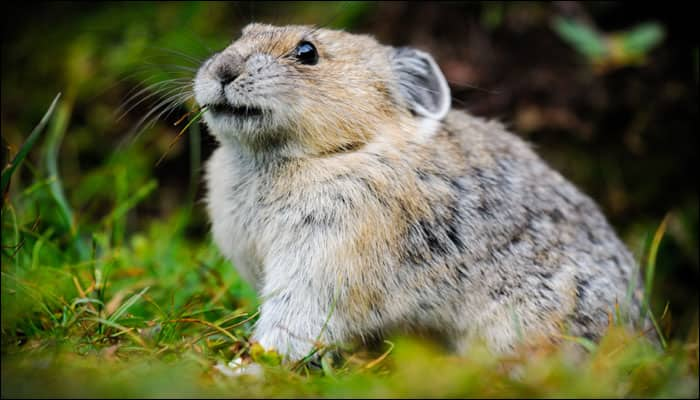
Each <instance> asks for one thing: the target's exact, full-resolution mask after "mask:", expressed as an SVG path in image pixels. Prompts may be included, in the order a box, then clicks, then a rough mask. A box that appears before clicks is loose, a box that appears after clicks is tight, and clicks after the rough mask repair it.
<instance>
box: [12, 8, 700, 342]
mask: <svg viewBox="0 0 700 400" xmlns="http://www.w3.org/2000/svg"><path fill="white" fill-rule="evenodd" d="M3 7H4V9H3V13H2V14H3V16H2V25H3V42H2V113H1V117H2V120H1V122H2V140H3V148H4V149H3V164H5V162H6V161H7V156H8V154H9V155H13V154H14V153H15V152H16V151H17V149H18V147H19V146H20V145H21V143H22V142H23V141H24V140H25V139H26V137H27V135H28V133H29V132H30V131H31V129H32V128H33V126H34V125H35V124H36V123H37V121H38V120H39V119H40V118H41V116H42V115H43V113H44V112H45V110H46V108H47V106H48V104H49V103H50V101H51V99H52V98H53V97H54V96H55V94H56V93H57V92H62V93H63V100H64V101H65V103H64V104H66V105H67V108H66V109H65V110H64V111H65V112H67V113H68V115H69V116H70V122H69V125H68V128H67V131H66V135H65V137H64V138H63V142H62V146H61V151H60V154H59V166H60V173H61V177H62V179H63V184H64V187H65V191H66V195H67V197H68V199H69V201H70V203H71V204H73V207H74V209H75V212H76V214H77V215H78V218H79V219H80V220H81V221H94V220H98V219H100V218H102V217H104V215H105V214H106V213H108V211H109V210H110V209H111V208H112V207H113V206H114V202H115V199H114V196H113V195H112V194H113V191H114V190H113V186H114V185H115V184H118V183H115V181H114V180H113V178H110V177H112V175H110V174H112V172H113V171H115V170H117V169H119V170H120V171H123V175H119V176H122V177H123V178H124V179H123V181H124V182H122V183H120V184H122V185H127V187H132V186H133V187H138V186H139V185H141V184H143V182H145V181H147V180H148V179H151V178H153V177H155V179H156V180H157V181H158V190H157V192H156V193H155V194H154V195H151V196H149V197H148V198H147V199H146V200H145V201H143V202H141V203H140V204H139V205H138V206H137V207H136V208H135V209H134V211H133V212H132V213H131V214H130V217H129V223H128V226H127V229H128V230H129V231H138V230H141V229H144V227H145V226H147V225H148V224H149V223H150V221H152V220H154V219H158V218H165V217H167V216H168V215H170V214H172V213H174V212H176V211H177V210H178V209H179V208H180V207H181V206H182V204H184V203H186V202H187V201H189V200H188V199H190V200H191V199H192V198H194V199H199V198H201V189H202V187H201V182H200V175H201V174H200V166H201V162H202V160H206V158H207V157H208V156H209V154H210V153H211V151H212V149H213V148H214V146H215V143H214V141H213V140H212V139H211V138H210V137H209V136H208V135H207V134H206V132H205V131H204V130H203V131H202V132H201V134H200V133H199V132H197V131H194V132H193V131H191V132H190V133H188V134H187V136H185V137H183V138H182V139H181V140H179V141H178V142H177V143H176V144H175V146H174V147H173V149H172V150H171V151H169V152H168V153H167V155H166V158H165V160H164V162H163V163H161V164H159V165H158V166H156V161H157V160H158V159H159V158H160V157H161V156H162V155H163V154H165V153H166V151H167V149H168V146H169V144H170V143H171V141H172V140H173V138H174V137H175V136H176V135H177V133H178V131H179V130H180V128H181V127H182V125H179V126H177V127H175V126H173V123H175V122H176V121H177V120H178V119H179V118H180V117H181V116H182V115H184V114H185V113H186V112H187V111H188V110H191V109H192V108H193V104H192V103H191V102H189V103H187V104H184V105H182V106H180V107H177V108H175V109H174V110H172V112H171V113H169V114H168V115H163V116H161V117H160V118H158V119H157V120H154V121H152V122H153V124H151V125H152V126H150V127H146V128H144V127H143V126H141V125H139V121H140V119H141V118H143V117H144V116H145V115H147V113H148V112H149V111H150V110H151V109H152V108H153V107H154V106H156V105H157V104H158V102H159V99H160V98H161V97H159V96H152V97H150V98H147V99H145V100H144V101H143V102H142V103H140V104H138V105H136V106H135V107H134V108H133V109H131V110H130V111H129V112H127V113H125V115H124V116H123V117H122V118H121V119H119V118H118V117H119V115H120V113H119V112H118V110H119V107H120V106H123V105H124V104H125V101H126V100H127V99H128V98H129V96H130V94H133V93H134V91H133V89H134V88H139V87H142V86H145V85H147V84H152V83H154V82H159V81H163V80H164V79H170V78H188V77H191V72H190V71H189V70H186V69H182V68H179V67H183V66H184V67H186V68H196V66H197V61H193V60H191V58H192V57H193V58H195V59H198V60H201V59H204V58H206V57H207V56H208V55H209V54H211V53H212V52H213V51H216V50H219V49H221V48H223V47H225V46H226V45H227V44H228V43H229V42H230V41H232V40H234V39H235V38H236V37H237V36H238V35H239V32H240V29H241V28H242V27H243V26H244V25H245V24H247V23H248V22H251V21H262V22H269V23H274V24H291V23H303V24H316V25H324V26H329V27H333V28H342V29H345V30H348V31H352V32H361V33H370V34H373V35H375V36H376V37H377V39H378V40H379V41H380V42H382V43H385V44H392V45H396V46H398V45H411V46H415V47H418V48H421V49H423V50H426V51H429V52H430V53H431V54H433V56H434V57H435V59H436V61H437V62H438V64H439V65H440V66H441V67H442V68H443V71H444V73H445V75H446V77H447V79H448V80H449V81H450V83H451V88H452V94H453V99H454V100H453V107H456V108H461V109H466V110H468V111H469V112H471V113H473V114H475V115H479V116H484V117H490V118H498V119H499V120H501V121H503V122H505V123H506V124H507V125H509V126H510V127H511V128H512V130H513V131H515V132H516V133H518V134H519V135H521V136H522V137H524V138H525V139H526V140H528V141H529V142H531V143H532V144H533V145H534V146H535V148H536V149H537V151H538V153H539V154H541V155H542V156H543V158H545V159H546V160H547V161H548V162H549V163H550V164H552V165H553V166H554V167H555V168H556V169H557V170H559V171H561V172H562V174H563V175H564V176H565V177H567V178H568V179H570V180H572V181H573V182H574V183H575V184H576V185H578V186H579V187H580V188H582V189H583V190H584V191H585V192H586V193H588V194H590V195H591V196H592V197H593V198H594V199H595V200H596V201H597V202H598V203H599V204H600V205H601V207H602V208H603V210H604V212H605V214H606V215H607V216H608V217H609V219H610V221H611V222H612V224H613V225H614V226H615V227H616V229H617V231H618V232H619V233H620V235H621V237H622V238H623V239H624V240H625V242H626V243H627V244H628V245H629V247H630V248H631V249H632V251H633V252H634V254H635V256H636V257H637V259H638V260H642V261H644V259H645V253H646V246H647V245H648V242H649V237H650V236H651V235H653V233H654V231H655V230H656V228H657V227H658V225H659V224H660V223H661V221H662V219H663V218H664V216H665V215H667V214H669V213H670V217H669V223H668V229H667V232H666V236H665V237H664V239H663V241H662V242H661V247H660V249H659V255H658V260H657V273H656V277H655V281H654V292H653V304H652V305H653V309H654V310H655V311H656V313H657V315H660V314H661V310H663V308H664V306H665V305H666V303H668V304H669V305H670V314H669V315H667V316H666V317H665V318H664V321H663V322H662V325H663V326H665V328H664V329H666V330H667V332H670V333H671V334H673V335H675V336H684V335H686V334H687V332H688V329H689V328H690V327H691V324H693V323H696V321H697V309H698V291H697V280H698V246H697V242H698V191H697V186H696V177H695V171H696V156H697V144H698V143H697V141H698V139H697V138H698V45H697V40H696V37H697V35H696V33H697V29H696V27H695V26H694V25H693V21H691V12H690V11H689V10H684V9H683V8H682V7H681V5H674V6H667V5H665V4H659V3H654V4H646V3H614V2H592V3H579V2H555V3H502V2H484V3H482V2H469V3H440V2H426V3H404V2H391V3H364V2H359V3H350V2H344V3H310V2H307V3H286V2H284V3H283V2H280V3H250V2H240V3H192V2H177V3H148V2H135V3H101V2H94V3H93V2H80V3H66V2H52V3H16V4H14V5H12V6H9V7H8V6H3ZM561 18H565V19H567V20H570V21H575V22H576V23H577V24H578V25H579V26H584V27H588V28H589V29H591V30H592V31H594V32H597V35H598V37H599V38H602V40H613V41H614V40H615V39H619V38H621V37H623V36H624V35H625V32H628V31H629V30H631V29H634V28H635V27H639V26H640V25H642V24H645V23H655V24H657V25H656V26H657V27H659V28H660V29H661V30H662V32H663V38H662V39H661V41H660V42H659V43H657V44H655V45H653V46H651V47H650V48H649V49H648V50H646V51H644V52H643V54H642V55H641V56H640V57H638V58H636V59H632V60H631V59H628V58H625V57H615V56H606V57H602V58H599V59H592V58H591V57H589V56H586V54H585V53H584V52H582V51H580V50H579V49H578V48H577V47H576V46H575V45H572V43H570V42H568V41H567V40H565V38H564V37H563V36H562V34H561V32H559V31H558V30H557V28H556V23H557V22H556V21H559V20H560V19H561ZM610 43H612V42H610ZM130 91H131V93H130ZM150 93H153V91H152V90H150V91H149V90H147V91H145V92H144V93H142V94H141V96H140V97H139V99H140V98H143V97H146V96H147V95H148V94H150ZM136 101H138V100H132V101H131V102H130V103H128V105H129V106H130V105H133V104H134V103H136ZM128 108H129V107H128V106H127V107H122V110H123V109H128ZM134 132H137V133H138V134H135V133H134ZM39 145H42V144H41V143H39ZM35 153H38V152H33V153H32V154H30V158H29V163H28V167H27V168H23V169H22V170H21V171H20V174H19V175H17V176H16V177H13V181H14V182H13V187H17V186H20V185H23V186H24V187H27V186H30V185H32V184H33V183H34V182H36V181H37V180H38V177H39V176H41V170H42V163H41V160H40V159H39V158H38V155H36V154H35ZM120 182H121V181H120ZM13 194H14V193H13ZM49 222H50V221H42V223H49ZM187 229H188V235H189V237H190V238H191V239H192V240H193V241H201V240H204V239H205V238H206V235H207V224H206V219H205V217H204V214H203V211H202V207H201V204H200V206H198V207H195V208H194V215H193V218H192V219H191V220H190V222H189V224H188V227H187ZM694 326H695V328H693V329H695V330H697V325H694Z"/></svg>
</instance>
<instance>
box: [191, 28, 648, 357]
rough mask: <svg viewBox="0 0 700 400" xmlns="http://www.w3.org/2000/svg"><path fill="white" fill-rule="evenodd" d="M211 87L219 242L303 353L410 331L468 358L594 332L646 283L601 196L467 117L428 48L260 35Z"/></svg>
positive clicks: (278, 334)
mask: <svg viewBox="0 0 700 400" xmlns="http://www.w3.org/2000/svg"><path fill="white" fill-rule="evenodd" d="M194 83H195V96H196V100H197V102H198V103H199V105H200V106H201V107H207V111H206V112H205V113H204V120H205V122H206V124H207V125H208V127H209V129H210V131H211V133H212V134H213V135H214V136H215V137H216V138H217V140H218V142H219V143H220V146H219V147H218V148H217V149H216V150H215V152H214V154H213V155H212V156H211V159H210V160H209V161H208V163H207V166H206V182H207V196H206V203H207V210H208V213H209V216H210V218H211V224H212V232H213V238H214V240H215V242H216V244H217V245H218V247H219V248H220V250H221V252H222V253H223V254H224V255H225V256H226V257H227V258H228V259H229V260H231V261H232V263H233V265H234V266H235V267H236V268H237V269H238V271H239V272H240V274H241V275H242V276H243V277H244V278H245V279H246V280H248V281H249V282H250V283H251V284H252V285H253V286H254V287H255V288H256V289H257V291H258V293H259V295H260V296H261V299H262V305H261V314H260V318H259V320H258V322H257V324H256V326H255V331H254V334H253V340H256V341H259V342H260V343H261V344H262V345H263V346H264V347H266V348H274V349H276V350H278V351H279V352H281V353H282V354H284V355H286V356H287V358H288V359H291V360H294V359H299V358H301V357H303V356H305V355H306V354H308V353H309V351H310V350H311V349H312V347H313V346H314V343H315V341H316V339H320V341H321V342H323V343H326V344H330V343H343V342H348V341H353V340H358V339H360V340H367V339H369V338H374V337H381V336H383V335H386V334H389V333H392V332H397V331H430V332H436V333H438V334H439V335H441V337H442V338H443V339H444V340H445V341H446V342H447V343H449V344H450V345H451V346H452V348H453V349H455V350H456V351H464V350H465V349H466V347H467V345H468V343H470V342H471V341H472V340H473V339H476V338H480V339H482V340H485V341H486V343H487V344H488V345H489V346H490V347H491V348H492V349H493V350H495V351H498V352H502V351H509V350H511V349H513V348H514V346H515V345H516V344H517V343H518V342H519V340H521V338H526V340H540V339H547V338H549V339H552V340H554V339H555V338H556V337H557V335H558V334H559V333H560V332H562V331H564V332H567V333H568V334H570V335H576V336H583V337H586V338H589V339H596V338H598V337H599V336H600V335H601V334H602V333H603V332H604V330H605V328H606V327H607V325H608V318H609V315H610V313H611V312H614V307H615V304H616V303H620V304H624V302H625V299H626V297H627V290H628V287H630V284H631V283H630V282H631V281H632V284H634V282H639V281H640V280H639V279H636V278H637V277H636V274H638V272H637V269H636V265H635V261H634V259H633V257H632V256H631V254H630V252H629V251H628V250H627V249H626V248H625V246H624V244H623V243H622V242H621V241H620V240H619V239H618V237H617V236H616V234H615V232H614V230H613V229H612V228H611V227H610V225H609V224H608V222H607V221H606V219H605V217H604V216H603V215H602V213H601V212H600V210H599V209H598V207H597V206H596V205H595V204H594V202H593V201H592V200H591V199H590V198H589V197H587V196H586V195H584V194H582V193H581V192H580V191H579V190H577V189H576V188H575V187H574V186H573V185H572V184H571V183H569V182H567V181H566V180H565V179H564V178H563V177H562V176H561V175H560V174H558V173H557V172H555V171H554V170H552V169H551V168H550V167H548V166H547V164H546V163H545V162H543V161H542V160H541V159H540V158H539V157H538V156H537V155H536V154H535V153H534V152H533V151H532V150H531V148H530V147H529V146H528V145H527V144H526V143H525V142H524V141H523V140H521V139H520V138H518V137H517V136H515V135H513V134H511V133H509V132H508V131H507V130H506V129H505V128H504V127H503V125H501V124H500V123H498V122H494V121H486V120H483V119H481V118H476V117H473V116H470V115H468V114H467V113H465V112H463V111H457V110H451V109H450V98H451V97H450V91H449V87H448V85H447V83H446V81H445V78H444V76H443V74H442V72H441V71H440V69H439V67H438V66H437V64H436V63H435V62H434V60H433V59H432V57H431V56H430V55H429V54H427V53H425V52H423V51H420V50H416V49H412V48H406V47H403V48H394V47H390V46H384V45H381V44H379V43H378V42H377V41H376V40H375V39H374V38H372V37H371V36H366V35H356V34H350V33H346V32H342V31H335V30H329V29H318V28H313V27H308V26H285V27H275V26H270V25H263V24H251V25H248V26H247V27H246V28H244V29H243V32H242V36H241V37H240V38H239V39H238V40H236V41H235V42H233V43H232V44H231V45H230V46H228V47H227V48H226V49H224V50H223V51H221V52H220V53H217V54H214V55H213V56H212V57H211V58H210V59H208V60H207V61H206V62H205V63H204V64H203V65H202V66H201V68H200V69H199V71H198V73H197V76H196V78H195V82H194ZM635 289H636V290H635V291H634V293H635V295H634V296H633V298H632V301H631V302H630V304H629V305H627V307H628V308H629V311H630V312H631V313H632V315H636V313H638V310H639V307H640V296H641V293H640V289H639V285H638V284H637V286H636V287H635Z"/></svg>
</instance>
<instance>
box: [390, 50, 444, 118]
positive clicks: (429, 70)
mask: <svg viewBox="0 0 700 400" xmlns="http://www.w3.org/2000/svg"><path fill="white" fill-rule="evenodd" d="M391 66H392V69H393V70H394V73H395V74H396V76H397V77H398V83H399V92H400V94H401V97H402V98H403V100H404V101H406V103H407V104H408V107H409V108H410V109H411V111H413V112H414V113H416V114H418V115H421V116H423V117H428V118H432V119H442V118H444V117H445V115H447V112H448V111H449V110H450V100H451V95H450V87H449V86H448V85H447V80H445V76H444V75H443V74H442V71H440V67H438V65H437V63H435V60H433V57H432V56H431V55H430V54H428V53H426V52H424V51H420V50H417V49H414V48H410V47H398V48H394V49H392V54H391Z"/></svg>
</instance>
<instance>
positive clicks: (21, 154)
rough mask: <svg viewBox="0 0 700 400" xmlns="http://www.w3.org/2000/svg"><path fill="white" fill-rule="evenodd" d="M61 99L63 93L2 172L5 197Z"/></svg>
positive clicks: (55, 98)
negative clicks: (13, 175)
mask: <svg viewBox="0 0 700 400" xmlns="http://www.w3.org/2000/svg"><path fill="white" fill-rule="evenodd" d="M60 98H61V93H58V94H57V95H56V97H54V99H53V101H52V102H51V105H50V106H49V109H48V110H46V113H44V116H43V117H41V120H40V121H39V123H38V124H37V126H35V127H34V129H33V130H32V133H30V134H29V137H28V138H27V140H26V141H25V142H24V144H23V145H22V147H20V149H19V151H18V152H17V155H15V158H14V159H13V160H12V162H11V163H10V165H8V166H7V168H5V169H4V170H3V171H2V184H1V185H0V187H1V188H2V193H3V196H4V195H6V194H7V191H8V189H9V187H10V179H11V178H12V174H14V172H15V170H16V169H17V167H18V166H19V165H20V164H21V163H22V161H24V159H25V158H26V157H27V154H29V150H31V149H32V147H34V143H36V141H37V139H39V136H40V135H41V132H43V131H44V128H45V127H46V124H47V123H48V122H49V119H50V118H51V115H52V114H53V110H54V109H55V108H56V104H57V103H58V99H60Z"/></svg>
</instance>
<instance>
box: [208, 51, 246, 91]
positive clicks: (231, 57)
mask: <svg viewBox="0 0 700 400" xmlns="http://www.w3.org/2000/svg"><path fill="white" fill-rule="evenodd" d="M242 65H243V59H242V57H240V56H239V55H238V54H235V53H222V54H220V55H219V56H218V57H216V59H215V60H214V62H213V63H212V65H211V67H210V68H211V71H212V74H213V75H214V78H216V79H217V80H218V81H219V82H221V85H223V86H226V85H228V84H229V83H231V82H233V81H234V80H235V79H236V78H237V77H238V76H239V75H240V74H241V72H242V71H241V69H242Z"/></svg>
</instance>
